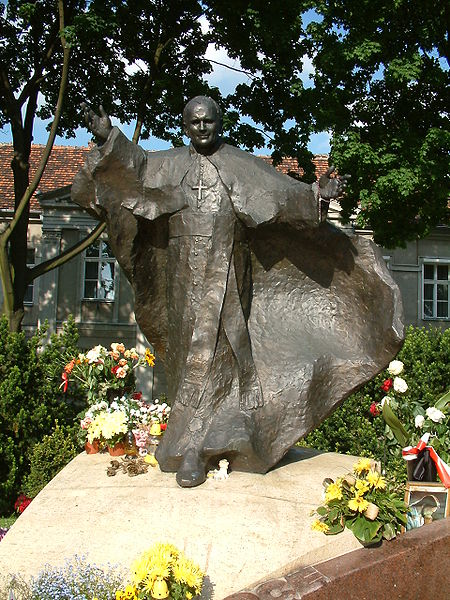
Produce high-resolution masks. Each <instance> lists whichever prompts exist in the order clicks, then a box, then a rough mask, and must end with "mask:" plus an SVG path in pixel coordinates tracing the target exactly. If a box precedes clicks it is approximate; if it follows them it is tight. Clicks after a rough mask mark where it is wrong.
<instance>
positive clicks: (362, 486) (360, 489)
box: [355, 479, 370, 496]
mask: <svg viewBox="0 0 450 600" xmlns="http://www.w3.org/2000/svg"><path fill="white" fill-rule="evenodd" d="M369 487H370V486H369V482H368V481H366V480H365V479H358V480H357V481H356V483H355V492H356V495H357V496H364V494H365V493H366V492H368V491H369Z"/></svg>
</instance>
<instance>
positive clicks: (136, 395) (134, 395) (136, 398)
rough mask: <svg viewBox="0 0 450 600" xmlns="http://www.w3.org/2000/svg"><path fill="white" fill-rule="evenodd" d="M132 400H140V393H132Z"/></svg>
mask: <svg viewBox="0 0 450 600" xmlns="http://www.w3.org/2000/svg"><path fill="white" fill-rule="evenodd" d="M133 400H142V392H134V394H133Z"/></svg>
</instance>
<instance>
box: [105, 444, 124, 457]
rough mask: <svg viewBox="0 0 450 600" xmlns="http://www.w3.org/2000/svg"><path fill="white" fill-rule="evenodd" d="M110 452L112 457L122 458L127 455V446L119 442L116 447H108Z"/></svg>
mask: <svg viewBox="0 0 450 600" xmlns="http://www.w3.org/2000/svg"><path fill="white" fill-rule="evenodd" d="M108 452H109V454H110V456H122V455H123V454H125V444H124V443H123V442H118V443H117V444H115V445H114V446H108Z"/></svg>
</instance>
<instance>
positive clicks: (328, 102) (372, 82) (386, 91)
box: [309, 0, 450, 247]
mask: <svg viewBox="0 0 450 600" xmlns="http://www.w3.org/2000/svg"><path fill="white" fill-rule="evenodd" d="M316 5H317V8H316V10H317V12H318V13H319V14H320V15H321V17H322V20H321V22H320V23H317V22H316V23H312V24H311V25H310V26H309V35H310V42H311V53H312V56H314V59H313V61H314V65H315V68H316V71H315V76H314V81H315V86H316V91H317V93H320V96H321V97H322V98H323V101H322V102H320V103H319V102H318V103H317V107H318V111H317V117H316V119H317V120H316V124H317V127H318V129H323V128H329V129H331V131H332V133H333V139H332V161H333V162H334V163H335V164H336V165H337V166H338V168H339V170H340V171H341V172H346V173H347V172H348V173H351V174H352V180H351V183H350V186H349V189H348V194H347V196H346V198H345V200H344V201H343V209H344V213H345V216H346V217H347V218H348V217H350V215H351V214H352V212H353V211H355V209H356V208H357V203H358V201H359V200H360V201H361V212H360V213H359V216H358V223H359V225H361V226H363V227H369V228H372V229H373V230H374V237H375V241H377V242H378V243H380V244H382V245H384V246H386V247H395V246H396V245H399V244H400V245H404V243H405V242H406V241H407V240H411V239H414V238H416V237H417V236H424V235H426V234H427V233H428V232H429V231H430V229H431V228H432V227H433V226H435V225H437V224H438V223H448V210H447V200H448V196H449V188H448V173H449V162H448V156H449V150H450V131H449V121H448V84H449V70H448V56H449V53H448V50H449V46H448V37H447V36H448V32H447V25H448V16H449V15H448V6H447V5H446V4H445V2H444V3H441V2H436V3H433V2H428V1H427V0H396V1H394V2H392V1H390V2H388V1H387V0H361V1H358V2H355V1H354V0H333V1H328V0H327V1H319V2H317V3H316Z"/></svg>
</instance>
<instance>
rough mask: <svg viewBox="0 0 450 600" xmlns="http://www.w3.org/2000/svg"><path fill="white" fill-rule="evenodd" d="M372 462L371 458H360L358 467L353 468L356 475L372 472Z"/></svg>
mask: <svg viewBox="0 0 450 600" xmlns="http://www.w3.org/2000/svg"><path fill="white" fill-rule="evenodd" d="M371 465H372V461H371V460H370V458H360V459H359V460H358V462H357V463H356V465H355V466H354V467H353V470H354V471H355V473H362V472H364V471H370V467H371Z"/></svg>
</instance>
